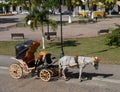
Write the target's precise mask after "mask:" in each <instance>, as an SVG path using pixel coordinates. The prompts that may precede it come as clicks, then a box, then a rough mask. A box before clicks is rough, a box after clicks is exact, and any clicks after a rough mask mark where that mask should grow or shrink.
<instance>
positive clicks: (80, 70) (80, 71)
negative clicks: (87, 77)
mask: <svg viewBox="0 0 120 92" xmlns="http://www.w3.org/2000/svg"><path fill="white" fill-rule="evenodd" d="M82 71H83V67H79V80H80V82H82V77H81V75H82Z"/></svg>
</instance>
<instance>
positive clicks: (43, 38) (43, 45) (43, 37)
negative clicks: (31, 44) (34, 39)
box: [42, 27, 45, 49]
mask: <svg viewBox="0 0 120 92" xmlns="http://www.w3.org/2000/svg"><path fill="white" fill-rule="evenodd" d="M42 48H43V49H45V34H44V30H43V27H42Z"/></svg>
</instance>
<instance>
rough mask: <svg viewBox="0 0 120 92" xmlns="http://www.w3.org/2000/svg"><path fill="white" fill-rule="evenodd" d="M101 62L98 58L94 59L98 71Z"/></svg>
mask: <svg viewBox="0 0 120 92" xmlns="http://www.w3.org/2000/svg"><path fill="white" fill-rule="evenodd" d="M99 62H100V59H99V58H98V57H94V62H93V65H94V67H95V69H96V70H97V69H98V67H99Z"/></svg>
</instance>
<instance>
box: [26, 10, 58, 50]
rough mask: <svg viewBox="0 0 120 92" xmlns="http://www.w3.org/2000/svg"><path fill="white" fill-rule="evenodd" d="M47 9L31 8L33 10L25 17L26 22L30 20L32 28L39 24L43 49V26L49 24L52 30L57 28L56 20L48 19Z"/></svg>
mask: <svg viewBox="0 0 120 92" xmlns="http://www.w3.org/2000/svg"><path fill="white" fill-rule="evenodd" d="M48 14H49V11H48V10H46V9H42V10H39V9H38V8H33V11H31V13H30V14H29V15H27V16H26V17H25V21H26V24H27V23H28V22H29V21H30V27H31V28H32V29H33V30H34V29H37V28H38V26H40V28H41V31H42V47H43V49H45V35H44V26H45V25H46V24H49V25H50V26H51V28H52V29H53V30H56V29H57V22H56V21H54V20H52V19H48V17H47V15H48Z"/></svg>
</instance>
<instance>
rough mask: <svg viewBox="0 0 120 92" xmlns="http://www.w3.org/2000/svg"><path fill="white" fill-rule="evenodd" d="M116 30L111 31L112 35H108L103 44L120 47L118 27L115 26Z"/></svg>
mask: <svg viewBox="0 0 120 92" xmlns="http://www.w3.org/2000/svg"><path fill="white" fill-rule="evenodd" d="M116 26H118V28H116V29H115V30H113V31H112V33H110V34H108V35H107V36H106V38H105V44H106V45H109V46H112V45H115V46H120V25H116Z"/></svg>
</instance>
